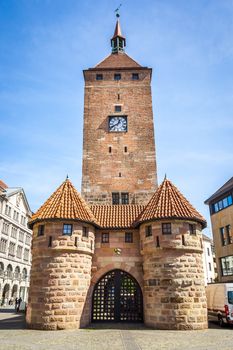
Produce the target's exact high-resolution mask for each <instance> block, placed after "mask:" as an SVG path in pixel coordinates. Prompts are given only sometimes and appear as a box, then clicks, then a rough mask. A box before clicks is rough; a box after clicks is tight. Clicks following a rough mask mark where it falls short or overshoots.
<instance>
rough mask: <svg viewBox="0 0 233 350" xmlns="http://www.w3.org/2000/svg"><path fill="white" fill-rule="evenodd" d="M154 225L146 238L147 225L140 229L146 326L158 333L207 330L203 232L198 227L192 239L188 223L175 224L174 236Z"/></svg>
mask: <svg viewBox="0 0 233 350" xmlns="http://www.w3.org/2000/svg"><path fill="white" fill-rule="evenodd" d="M151 225H152V233H153V234H152V236H150V237H147V238H146V237H145V226H146V225H145V224H143V225H142V226H141V227H140V237H141V253H142V255H143V272H144V293H143V296H144V321H145V324H146V325H148V326H151V327H154V328H159V329H177V330H182V329H183V330H184V329H204V328H207V309H206V296H205V287H204V272H203V263H202V242H201V228H200V227H198V225H197V232H196V235H192V236H191V235H190V234H189V232H188V223H187V222H179V221H176V222H172V234H171V235H163V234H162V230H161V222H154V223H151ZM182 236H183V237H182ZM157 237H159V246H158V239H157Z"/></svg>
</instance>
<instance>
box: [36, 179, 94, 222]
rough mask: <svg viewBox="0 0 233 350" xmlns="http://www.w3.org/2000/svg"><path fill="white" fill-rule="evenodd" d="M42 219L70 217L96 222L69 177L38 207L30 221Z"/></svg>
mask: <svg viewBox="0 0 233 350" xmlns="http://www.w3.org/2000/svg"><path fill="white" fill-rule="evenodd" d="M44 219H72V220H80V221H84V222H90V223H96V220H95V218H94V216H93V214H92V212H91V210H90V208H89V207H88V205H87V204H86V202H85V201H84V199H82V198H81V196H80V194H79V193H78V192H77V190H76V189H75V188H74V186H73V185H72V183H71V182H70V180H69V179H66V181H64V182H63V183H62V184H61V186H60V187H58V189H57V190H56V191H55V192H54V193H53V194H52V195H51V196H50V197H49V199H47V201H46V202H45V203H44V204H43V205H42V206H41V207H40V208H39V209H38V211H37V212H36V213H35V214H34V215H33V216H32V218H31V221H30V223H33V222H35V221H38V220H44Z"/></svg>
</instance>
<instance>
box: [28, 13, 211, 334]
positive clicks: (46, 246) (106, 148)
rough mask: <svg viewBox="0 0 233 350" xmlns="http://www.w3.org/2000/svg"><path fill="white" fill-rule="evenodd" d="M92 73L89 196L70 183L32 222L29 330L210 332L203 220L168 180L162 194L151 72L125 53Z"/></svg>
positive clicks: (121, 44) (88, 73) (88, 75)
mask: <svg viewBox="0 0 233 350" xmlns="http://www.w3.org/2000/svg"><path fill="white" fill-rule="evenodd" d="M111 45H112V53H111V54H110V55H109V56H108V57H107V58H106V59H104V60H103V61H102V62H101V63H99V64H98V65H97V66H96V67H95V68H91V69H88V70H85V71H84V78H85V101H84V140H83V177H82V196H81V195H80V194H79V193H78V192H77V191H76V189H75V188H74V186H73V185H72V183H71V182H70V180H69V179H68V178H67V179H66V180H65V181H64V182H63V183H62V184H61V185H60V187H59V188H58V189H57V190H56V191H55V192H54V193H53V194H52V195H51V196H50V197H49V198H48V200H47V201H46V202H45V203H44V204H43V205H42V206H41V207H40V208H39V210H38V211H37V212H36V213H35V214H34V215H33V216H32V219H31V222H30V225H31V227H32V228H33V249H32V272H31V284H30V293H29V304H28V309H27V324H28V326H29V327H31V328H36V329H51V330H57V329H69V328H79V327H86V326H87V325H89V324H90V323H91V322H144V323H145V324H146V325H148V326H151V327H153V328H161V329H177V330H178V329H179V330H180V329H183V330H185V329H204V328H206V327H207V312H206V297H205V287H204V272H203V258H202V254H203V246H202V244H203V243H202V233H201V231H202V228H203V227H205V225H206V222H205V219H204V218H203V217H202V216H201V215H200V214H199V213H198V212H197V211H196V210H195V209H194V208H193V207H192V205H191V204H190V203H189V202H188V201H187V199H186V198H185V197H184V196H183V195H182V194H181V193H180V192H179V190H178V189H177V188H176V187H175V186H174V185H173V184H172V183H171V181H169V180H168V179H166V178H165V179H164V181H163V182H162V183H161V184H160V186H159V187H157V174H156V161H155V144H154V131H153V130H154V125H153V115H152V107H151V106H152V103H151V88H150V81H151V73H152V71H151V69H149V68H147V67H141V66H140V65H139V64H138V63H136V62H135V61H134V60H133V59H132V58H130V57H129V56H128V55H127V54H126V53H125V52H124V48H125V38H124V37H123V36H122V34H121V29H120V24H119V20H118V21H117V24H116V29H115V32H114V35H113V38H112V39H111Z"/></svg>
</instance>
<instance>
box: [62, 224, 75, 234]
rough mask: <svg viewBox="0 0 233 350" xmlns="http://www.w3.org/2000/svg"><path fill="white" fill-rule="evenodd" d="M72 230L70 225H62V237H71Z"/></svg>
mask: <svg viewBox="0 0 233 350" xmlns="http://www.w3.org/2000/svg"><path fill="white" fill-rule="evenodd" d="M72 228H73V225H71V224H64V225H63V235H66V236H71V234H72Z"/></svg>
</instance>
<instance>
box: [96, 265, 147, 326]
mask: <svg viewBox="0 0 233 350" xmlns="http://www.w3.org/2000/svg"><path fill="white" fill-rule="evenodd" d="M104 321H108V322H109V321H112V322H142V321H143V300H142V291H141V288H140V286H139V284H138V282H137V281H136V280H135V278H134V277H132V276H131V275H130V274H129V273H127V272H125V271H122V270H118V269H117V270H112V271H110V272H108V273H106V274H105V275H104V276H103V277H101V278H100V280H99V281H98V282H97V283H96V285H95V287H94V291H93V298H92V322H104Z"/></svg>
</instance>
